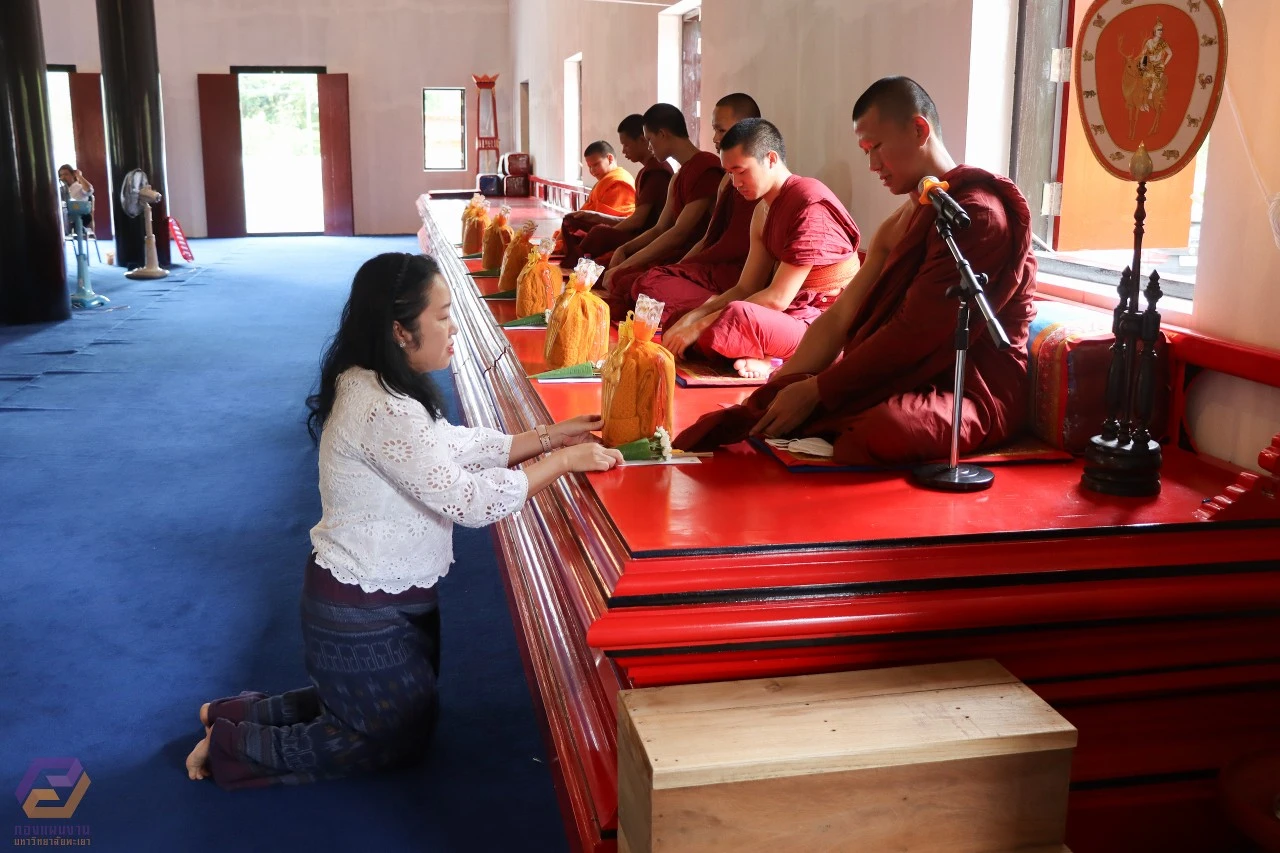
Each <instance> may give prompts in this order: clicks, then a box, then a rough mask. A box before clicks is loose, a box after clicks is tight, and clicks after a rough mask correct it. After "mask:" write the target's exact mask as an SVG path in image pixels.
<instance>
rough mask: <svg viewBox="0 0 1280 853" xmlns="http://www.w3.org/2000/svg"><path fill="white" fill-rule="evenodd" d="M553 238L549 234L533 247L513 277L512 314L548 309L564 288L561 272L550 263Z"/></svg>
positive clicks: (538, 311)
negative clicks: (514, 277)
mask: <svg viewBox="0 0 1280 853" xmlns="http://www.w3.org/2000/svg"><path fill="white" fill-rule="evenodd" d="M554 246H555V240H553V239H551V238H550V237H548V238H546V239H544V240H543V241H542V242H540V243H539V244H538V245H536V246H534V247H533V251H532V252H530V253H529V260H528V261H527V262H526V263H525V265H524V269H523V270H521V271H520V278H519V279H518V280H517V281H516V316H517V317H528V316H531V315H533V314H542V313H543V312H545V311H549V310H550V309H551V307H552V306H553V305H555V304H556V297H558V296H559V295H560V291H561V290H563V289H564V272H563V271H561V269H560V267H559V266H557V265H556V264H553V263H551V250H552V248H553V247H554Z"/></svg>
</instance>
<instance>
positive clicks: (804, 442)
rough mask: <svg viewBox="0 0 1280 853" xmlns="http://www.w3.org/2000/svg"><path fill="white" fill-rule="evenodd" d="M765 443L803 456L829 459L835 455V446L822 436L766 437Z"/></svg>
mask: <svg viewBox="0 0 1280 853" xmlns="http://www.w3.org/2000/svg"><path fill="white" fill-rule="evenodd" d="M765 443H766V444H768V445H769V446H770V447H776V448H778V449H779V450H785V451H787V452H788V453H803V454H804V455H805V456H821V457H822V458H823V459H830V458H831V457H832V456H835V455H836V449H835V447H833V446H832V445H831V442H829V441H827V440H826V439H823V438H766V439H765Z"/></svg>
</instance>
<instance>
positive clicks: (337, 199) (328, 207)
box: [316, 74, 356, 237]
mask: <svg viewBox="0 0 1280 853" xmlns="http://www.w3.org/2000/svg"><path fill="white" fill-rule="evenodd" d="M316 77H317V82H318V84H319V96H320V171H321V175H322V176H323V182H324V233H325V234H327V235H333V236H338V237H350V236H352V235H354V234H355V233H356V229H355V209H354V205H353V203H352V186H351V104H350V100H349V97H348V88H347V75H346V74H318V75H316Z"/></svg>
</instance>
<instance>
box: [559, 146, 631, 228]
mask: <svg viewBox="0 0 1280 853" xmlns="http://www.w3.org/2000/svg"><path fill="white" fill-rule="evenodd" d="M582 157H583V160H585V161H586V164H587V171H588V172H589V173H590V174H591V177H593V178H595V179H596V185H595V186H594V187H592V188H591V192H590V194H589V195H587V200H586V201H584V202H583V203H582V207H580V208H578V209H577V210H575V211H573V212H572V213H569V214H566V215H565V217H564V219H563V220H561V222H560V241H559V242H558V243H557V244H556V248H555V253H556V254H563V253H564V251H565V247H566V244H567V243H568V242H570V241H572V242H573V243H574V248H575V249H576V247H577V246H576V244H577V242H578V241H579V240H581V239H582V238H583V237H585V236H587V231H589V230H590V229H591V227H592V225H598V224H601V221H602V220H607V221H610V222H613V223H615V224H616V223H618V222H621V221H622V220H624V219H626V218H627V217H628V216H630V215H631V214H633V213H635V211H636V181H635V178H633V177H631V173H630V172H628V171H627V170H626V169H624V168H622V167H621V166H619V165H618V160H617V158H616V157H615V156H614V153H613V146H612V145H610V144H609V143H608V142H605V141H604V140H603V139H600V140H597V141H595V142H593V143H591V144H590V145H588V146H587V150H586V151H584V152H582ZM591 213H598V214H600V217H599V218H598V219H597V218H594V217H589V216H588V214H591Z"/></svg>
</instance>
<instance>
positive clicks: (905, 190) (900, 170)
mask: <svg viewBox="0 0 1280 853" xmlns="http://www.w3.org/2000/svg"><path fill="white" fill-rule="evenodd" d="M853 121H854V130H855V132H856V134H857V137H858V145H859V147H861V149H862V150H863V151H864V152H866V154H867V157H868V162H869V164H870V167H871V170H872V171H873V172H875V173H876V174H877V176H879V178H880V179H881V181H882V183H884V185H885V186H886V187H887V188H888V189H889V191H890V192H892V193H894V194H895V195H907V194H914V193H915V192H916V188H917V186H918V184H919V182H920V180H921V179H922V178H924V177H926V176H931V175H937V176H941V177H942V179H943V180H945V181H947V182H949V183H950V190H949V192H950V194H951V196H952V197H953V198H954V199H955V200H956V201H957V202H958V203H959V204H960V205H961V206H963V207H964V208H965V209H966V210H967V211H968V214H969V216H970V218H971V219H972V222H973V224H972V226H971V227H970V228H968V229H967V230H964V231H959V232H956V234H955V240H956V243H957V244H958V245H959V247H960V250H961V251H962V252H963V253H964V255H965V257H966V258H968V260H969V261H970V263H971V264H972V266H973V269H974V270H975V271H976V272H980V273H986V274H987V275H988V276H989V277H990V281H989V283H988V284H987V286H986V293H987V298H988V299H989V300H990V302H991V306H992V308H993V309H994V310H995V312H996V315H997V316H998V317H999V319H1000V322H1001V324H1002V325H1003V326H1004V329H1005V332H1006V333H1007V334H1008V336H1009V339H1010V341H1012V343H1013V346H1012V347H1010V348H1009V349H1007V350H1003V351H1002V350H1000V349H998V348H997V347H996V345H995V343H994V342H993V341H992V338H991V335H990V334H989V333H988V331H987V329H986V326H985V324H983V323H981V321H977V320H975V322H974V324H973V329H972V333H971V336H970V346H969V356H968V363H967V367H966V374H965V390H964V398H963V399H962V400H961V417H960V423H959V424H958V427H959V440H960V452H961V453H972V452H974V451H976V450H982V449H986V448H990V447H994V446H996V445H998V444H1000V443H1002V442H1004V441H1006V440H1008V439H1009V438H1012V437H1013V436H1015V435H1016V434H1017V433H1018V432H1019V430H1020V429H1021V428H1022V426H1023V424H1024V422H1025V418H1026V411H1027V349H1026V345H1027V327H1028V325H1029V324H1030V322H1031V318H1032V317H1033V316H1034V309H1033V306H1032V298H1033V296H1034V294H1035V273H1036V261H1035V256H1034V255H1033V254H1032V253H1031V212H1030V211H1029V210H1028V209H1027V203H1026V200H1025V199H1024V198H1023V197H1022V194H1021V193H1020V192H1019V191H1018V188H1017V187H1016V186H1015V185H1014V184H1013V182H1011V181H1009V180H1008V179H1007V178H1004V177H1000V176H998V175H993V174H991V173H989V172H986V171H984V170H982V169H978V168H975V167H972V166H964V165H956V163H955V161H954V160H953V159H952V157H951V155H950V154H949V153H948V152H947V149H946V146H945V145H944V144H943V141H942V137H941V135H940V124H939V121H938V112H937V108H936V107H935V106H934V103H933V100H932V99H931V98H930V97H929V96H928V94H927V93H926V92H925V91H924V89H922V88H921V87H920V86H919V84H917V83H915V82H914V81H912V80H910V79H908V78H905V77H887V78H884V79H882V80H878V81H877V82H876V83H874V84H872V86H871V87H870V88H869V89H868V90H867V91H866V92H864V93H863V95H862V96H861V97H860V98H859V99H858V101H857V103H856V104H855V105H854V108H853ZM935 221H936V215H935V212H934V209H933V207H932V205H929V204H924V205H921V204H918V203H917V201H916V200H915V199H911V200H909V201H908V202H907V204H905V205H904V206H903V207H901V208H899V210H898V211H897V212H896V213H895V214H893V215H892V216H890V217H889V219H887V220H886V221H885V222H884V224H882V225H881V226H880V228H879V229H878V231H877V232H876V235H875V237H874V238H873V239H872V242H871V247H870V248H869V249H868V251H867V259H866V262H865V263H864V264H863V267H862V269H861V270H860V271H859V273H858V275H857V276H855V277H854V280H853V282H852V283H851V284H850V285H849V286H848V287H847V288H845V291H844V293H843V294H841V296H840V298H839V299H838V300H837V301H836V304H835V305H834V306H832V307H831V309H830V310H828V311H827V312H826V313H825V314H823V315H822V316H821V317H820V318H818V320H816V321H815V322H814V323H813V325H812V326H810V327H809V331H808V332H806V333H805V336H804V339H803V340H802V341H801V343H800V347H799V349H798V350H797V351H796V354H795V355H794V356H793V357H792V358H791V360H790V361H789V362H788V363H787V364H786V365H785V366H784V367H783V368H782V369H781V370H779V371H778V373H777V374H775V376H774V377H773V379H772V381H770V383H769V384H768V385H766V386H765V387H763V388H761V389H760V390H758V391H757V392H756V393H754V394H752V395H751V397H749V398H748V399H747V401H746V402H745V403H744V404H743V405H741V406H735V407H732V408H730V409H726V410H723V411H720V412H715V413H712V414H710V415H707V416H704V417H703V418H702V419H700V420H699V421H698V422H697V423H696V424H694V425H693V426H692V427H690V428H689V429H687V430H685V431H684V432H682V433H681V434H680V435H679V436H677V438H676V441H675V445H676V446H677V447H680V448H683V449H685V450H689V449H695V448H696V449H700V450H701V449H706V448H710V447H715V446H719V445H723V444H730V443H733V442H736V441H740V440H742V439H744V438H746V437H747V436H748V435H750V434H756V435H764V436H776V437H790V436H819V437H822V438H826V439H828V440H830V441H832V443H833V444H834V446H835V459H836V460H837V461H839V462H843V463H846V464H881V465H897V464H905V463H914V462H920V461H924V460H931V459H944V458H946V457H947V455H948V453H949V451H950V444H951V412H952V402H953V396H952V380H953V373H954V365H955V349H954V340H953V336H954V330H955V323H956V312H957V303H956V300H955V299H954V298H953V297H950V296H948V295H947V290H948V288H950V287H951V286H952V285H954V284H956V283H957V281H958V280H959V273H958V272H957V270H956V265H955V262H954V261H953V260H952V258H951V254H950V252H949V251H948V249H947V247H946V244H945V243H944V242H943V241H942V238H941V237H940V236H939V235H938V233H937V230H936V228H935V227H934V223H935Z"/></svg>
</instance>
